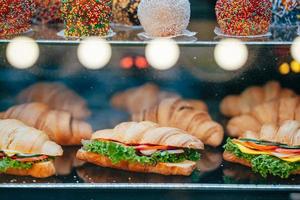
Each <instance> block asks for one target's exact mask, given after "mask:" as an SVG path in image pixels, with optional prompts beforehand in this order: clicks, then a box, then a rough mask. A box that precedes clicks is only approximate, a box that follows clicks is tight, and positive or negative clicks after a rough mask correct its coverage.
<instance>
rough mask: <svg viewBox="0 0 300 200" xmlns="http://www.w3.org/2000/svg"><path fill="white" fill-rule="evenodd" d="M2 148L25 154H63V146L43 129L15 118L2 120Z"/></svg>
mask: <svg viewBox="0 0 300 200" xmlns="http://www.w3.org/2000/svg"><path fill="white" fill-rule="evenodd" d="M0 135H1V137H0V149H1V150H13V151H18V152H21V153H23V154H41V155H48V156H61V155H62V154H63V150H62V148H61V146H59V145H58V144H56V143H55V142H52V141H50V139H49V137H48V136H47V135H46V134H45V133H44V132H42V131H40V130H37V129H35V128H32V127H29V126H26V125H25V124H24V123H22V122H21V121H18V120H14V119H7V120H0Z"/></svg>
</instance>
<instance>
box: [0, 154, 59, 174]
mask: <svg viewBox="0 0 300 200" xmlns="http://www.w3.org/2000/svg"><path fill="white" fill-rule="evenodd" d="M51 159H53V158H52V157H49V156H47V155H39V154H22V153H20V152H17V151H11V150H0V173H5V172H6V171H7V170H8V169H20V170H22V169H25V170H26V169H30V168H31V167H32V166H33V165H34V164H35V163H39V162H47V161H49V160H51Z"/></svg>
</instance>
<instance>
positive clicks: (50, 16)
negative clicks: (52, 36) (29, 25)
mask: <svg viewBox="0 0 300 200" xmlns="http://www.w3.org/2000/svg"><path fill="white" fill-rule="evenodd" d="M34 3H35V5H36V11H35V14H34V21H35V22H38V23H42V24H47V23H57V22H60V21H61V12H60V7H61V0H34Z"/></svg>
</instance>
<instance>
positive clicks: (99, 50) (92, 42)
mask: <svg viewBox="0 0 300 200" xmlns="http://www.w3.org/2000/svg"><path fill="white" fill-rule="evenodd" d="M111 55H112V50H111V46H110V44H109V43H108V42H107V41H106V40H103V39H101V38H98V37H89V38H86V39H84V40H83V41H82V42H81V43H80V45H79V47H78V49H77V56H78V59H79V61H80V63H81V64H82V65H83V66H84V67H86V68H88V69H93V70H95V69H100V68H103V67H105V66H106V65H107V64H108V62H109V61H110V59H111Z"/></svg>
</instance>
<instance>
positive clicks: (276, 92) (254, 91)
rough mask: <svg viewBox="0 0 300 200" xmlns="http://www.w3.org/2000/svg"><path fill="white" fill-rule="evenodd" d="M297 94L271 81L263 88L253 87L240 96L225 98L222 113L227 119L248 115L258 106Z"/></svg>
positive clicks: (221, 108) (222, 103)
mask: <svg viewBox="0 0 300 200" xmlns="http://www.w3.org/2000/svg"><path fill="white" fill-rule="evenodd" d="M295 96H296V94H295V93H294V92H293V91H292V90H290V89H287V88H282V87H281V86H280V84H279V83H278V82H276V81H270V82H268V83H266V84H265V85H264V86H263V87H258V86H252V87H249V88H247V89H246V90H244V91H243V92H242V94H240V95H229V96H227V97H225V98H224V99H223V100H222V102H221V105H220V110H221V113H222V114H223V115H225V116H227V117H234V116H238V115H242V114H248V113H249V112H250V111H251V110H252V108H253V107H255V106H256V105H259V104H262V103H264V102H268V101H271V100H276V99H279V98H284V97H295Z"/></svg>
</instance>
